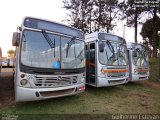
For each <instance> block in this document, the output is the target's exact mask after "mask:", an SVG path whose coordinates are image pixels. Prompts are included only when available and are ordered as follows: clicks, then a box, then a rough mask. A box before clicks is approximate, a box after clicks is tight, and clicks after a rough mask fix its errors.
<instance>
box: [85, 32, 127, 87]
mask: <svg viewBox="0 0 160 120" xmlns="http://www.w3.org/2000/svg"><path fill="white" fill-rule="evenodd" d="M85 42H86V59H87V61H86V63H87V67H86V72H87V73H86V75H87V77H86V83H87V84H89V85H91V86H95V87H103V86H113V85H118V84H123V83H126V82H127V80H128V75H129V73H128V72H129V71H128V58H127V47H126V42H125V40H124V39H123V38H121V37H119V36H116V35H112V34H109V33H101V32H95V33H91V34H89V35H86V36H85Z"/></svg>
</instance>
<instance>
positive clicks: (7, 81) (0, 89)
mask: <svg viewBox="0 0 160 120" xmlns="http://www.w3.org/2000/svg"><path fill="white" fill-rule="evenodd" d="M13 83H14V82H13V76H10V75H8V76H7V75H5V76H3V75H1V76H0V109H1V108H3V107H5V106H7V105H11V104H13V103H14V84H13Z"/></svg>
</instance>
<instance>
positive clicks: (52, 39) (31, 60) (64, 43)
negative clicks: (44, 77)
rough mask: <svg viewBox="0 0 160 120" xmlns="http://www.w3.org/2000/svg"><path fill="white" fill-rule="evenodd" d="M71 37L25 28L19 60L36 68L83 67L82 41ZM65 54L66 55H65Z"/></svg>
mask: <svg viewBox="0 0 160 120" xmlns="http://www.w3.org/2000/svg"><path fill="white" fill-rule="evenodd" d="M71 40H72V38H70V37H64V36H60V35H55V34H51V33H46V32H45V33H43V32H38V31H29V30H25V31H24V33H23V37H22V46H21V62H22V64H24V65H26V66H31V67H38V68H55V69H60V68H62V69H72V68H82V67H84V60H85V59H84V42H83V41H81V40H77V39H74V40H73V41H74V43H72V44H71V42H70V41H71ZM66 54H67V55H66Z"/></svg>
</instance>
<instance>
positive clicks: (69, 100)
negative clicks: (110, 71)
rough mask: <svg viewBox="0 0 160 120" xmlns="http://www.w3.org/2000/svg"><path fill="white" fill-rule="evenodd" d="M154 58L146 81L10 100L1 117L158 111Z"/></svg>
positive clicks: (89, 116)
mask: <svg viewBox="0 0 160 120" xmlns="http://www.w3.org/2000/svg"><path fill="white" fill-rule="evenodd" d="M155 61H156V60H153V61H151V65H152V66H151V71H152V72H151V78H150V80H148V81H144V82H136V83H127V84H124V85H118V86H114V87H104V88H94V87H89V86H87V87H86V88H87V89H86V91H85V92H84V93H82V94H79V95H75V96H68V97H61V98H56V99H49V100H43V101H35V102H24V103H13V104H11V105H8V106H6V107H4V108H2V109H0V113H1V115H2V117H3V116H7V115H18V116H19V118H20V119H24V120H25V119H28V120H29V119H45V118H46V117H47V118H48V119H49V118H55V119H58V118H59V119H66V118H68V119H71V118H75V117H76V118H77V119H100V118H105V117H111V114H159V113H160V82H158V81H157V77H158V71H154V69H155V67H157V63H156V62H155ZM153 73H154V75H153ZM77 116H79V117H77ZM93 116H94V117H93ZM102 116H103V117H102ZM11 117H12V116H11ZM92 117H93V118H92Z"/></svg>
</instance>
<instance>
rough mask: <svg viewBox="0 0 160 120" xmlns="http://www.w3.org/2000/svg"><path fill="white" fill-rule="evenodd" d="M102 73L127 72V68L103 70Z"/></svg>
mask: <svg viewBox="0 0 160 120" xmlns="http://www.w3.org/2000/svg"><path fill="white" fill-rule="evenodd" d="M103 72H104V73H112V72H113V73H114V72H115V73H120V72H128V69H124V70H103Z"/></svg>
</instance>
